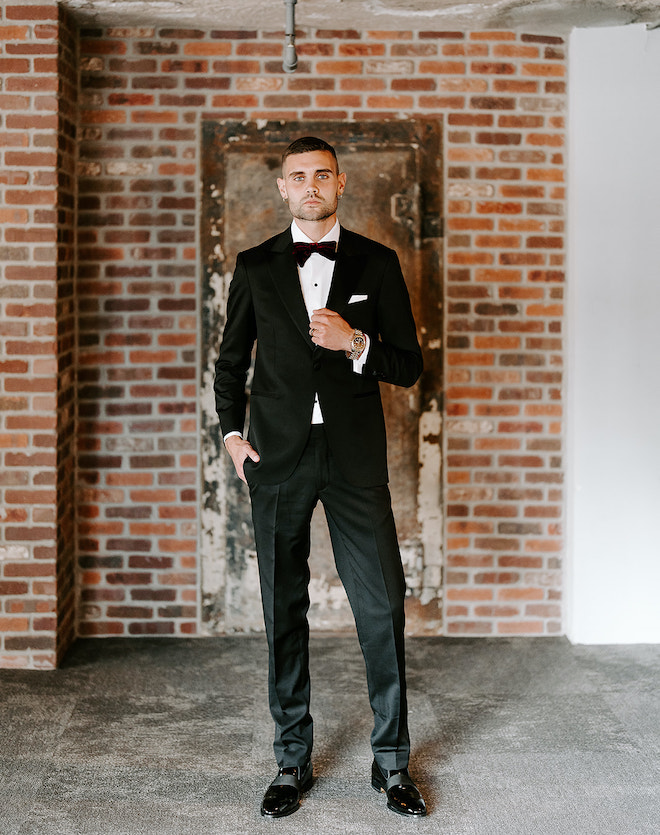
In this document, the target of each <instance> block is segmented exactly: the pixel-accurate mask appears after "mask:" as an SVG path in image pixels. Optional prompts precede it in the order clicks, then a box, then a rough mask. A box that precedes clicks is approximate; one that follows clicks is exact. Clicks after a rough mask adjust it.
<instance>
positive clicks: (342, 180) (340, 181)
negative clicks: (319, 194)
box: [337, 172, 346, 196]
mask: <svg viewBox="0 0 660 835" xmlns="http://www.w3.org/2000/svg"><path fill="white" fill-rule="evenodd" d="M337 182H338V184H339V188H338V189H337V194H338V195H339V196H341V195H342V194H343V193H344V189H345V188H346V174H344V173H343V172H342V173H341V174H338V175H337Z"/></svg>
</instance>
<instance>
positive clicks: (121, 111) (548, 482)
mask: <svg viewBox="0 0 660 835" xmlns="http://www.w3.org/2000/svg"><path fill="white" fill-rule="evenodd" d="M8 11H9V10H6V11H5V18H7V13H8ZM17 25H18V24H17V23H15V22H14V21H13V20H11V21H9V20H7V19H5V20H3V27H4V28H3V32H4V34H5V37H10V38H11V39H13V38H16V39H18V43H20V38H19V35H18V34H16V33H11V34H9V35H8V32H7V29H8V27H14V26H17ZM21 25H22V26H24V28H25V29H26V32H27V34H25V36H24V37H25V38H26V39H28V38H31V43H30V46H37V47H38V46H40V45H41V43H42V39H41V36H40V35H39V33H38V32H37V28H38V27H37V24H35V23H30V24H21ZM54 25H55V24H51V26H54ZM28 30H29V31H28ZM39 31H40V30H39ZM51 35H52V33H51ZM21 37H23V35H21ZM282 40H283V39H282V33H281V32H272V33H271V32H258V31H256V30H255V31H240V32H227V31H210V32H202V31H195V30H193V31H182V30H173V29H155V28H141V29H135V28H133V29H126V28H124V29H121V28H114V29H107V30H100V29H99V30H90V29H87V30H83V31H82V32H81V36H80V70H81V88H80V99H79V104H80V120H79V137H80V141H79V145H78V153H79V160H78V183H77V187H78V192H79V202H78V267H77V296H78V328H79V342H78V359H77V365H78V387H77V395H78V403H79V427H78V433H77V437H78V441H77V443H78V478H77V483H78V494H77V513H78V524H77V535H78V581H79V595H80V605H79V617H80V625H79V631H80V634H83V635H105V634H116V635H119V634H126V635H139V634H145V633H149V634H154V633H155V634H173V635H176V634H194V633H196V632H197V630H198V627H199V618H198V607H199V600H198V593H199V592H198V589H199V573H198V564H197V536H198V527H197V526H198V519H199V514H200V507H199V505H200V496H199V494H198V482H199V461H198V424H197V399H198V396H199V386H198V377H199V373H200V369H199V354H198V350H197V340H198V333H197V331H198V325H199V318H200V316H199V311H198V291H199V287H198V275H199V266H198V252H197V245H196V230H197V223H198V206H199V203H198V180H199V176H200V170H199V139H200V132H199V125H200V120H201V119H247V120H261V119H282V120H294V119H296V120H299V119H310V120H312V119H314V120H318V119H333V120H357V119H360V120H365V119H379V120H387V119H398V118H403V117H409V116H429V117H441V118H442V119H443V123H444V125H445V157H444V166H445V228H446V249H445V277H446V281H445V302H446V303H445V307H444V331H445V344H446V359H445V383H446V399H445V404H444V413H443V414H444V444H445V452H444V454H445V466H444V486H443V489H444V498H445V504H446V512H445V515H446V531H445V557H446V571H445V577H444V594H445V601H444V606H445V631H446V633H447V634H452V635H455V634H481V635H486V634H491V635H497V634H509V633H514V632H516V633H520V634H551V633H556V632H558V631H560V630H561V602H560V597H561V576H560V567H561V556H562V538H561V537H562V532H561V523H562V515H563V506H564V505H563V495H562V474H563V469H562V466H563V462H562V442H563V424H562V404H563V386H562V357H563V343H562V325H563V308H562V298H563V286H564V272H563V270H564V253H565V249H564V246H565V241H564V227H563V223H564V219H563V212H564V176H565V160H564V156H563V149H564V140H565V133H564V127H565V126H564V107H565V88H564V84H565V73H566V61H565V56H564V48H563V43H562V41H561V39H559V38H554V37H548V36H539V37H537V36H534V35H525V34H516V33H512V32H496V31H491V32H483V33H482V32H473V33H461V32H436V31H420V32H405V31H404V32H354V31H318V30H301V31H300V33H299V36H298V39H297V46H298V55H299V64H298V71H297V72H296V73H295V74H291V75H288V74H285V73H283V72H282V70H281V54H282ZM10 45H13V42H12V43H11V44H10V42H9V41H6V44H5V55H4V56H3V59H7V58H9V56H10V55H11V59H10V60H16V56H15V53H9V54H8V53H7V49H8V47H9V46H10ZM22 54H23V53H21V55H22ZM22 60H27V61H29V62H32V61H36V60H37V58H36V56H35V55H34V54H32V53H30V55H29V57H27V58H26V57H25V56H23V58H22ZM0 68H2V69H3V72H5V74H6V75H8V76H9V77H11V76H12V74H13V73H18V72H20V70H18V69H12V67H11V65H9V64H7V65H5V66H4V67H0ZM30 69H36V68H33V67H32V66H31V67H30ZM53 78H54V76H53ZM52 94H53V93H52V91H51V92H50V93H48V95H49V96H52ZM43 97H44V90H41V91H40V92H39V93H38V94H37V93H35V92H26V91H23V90H22V91H20V92H18V91H11V94H10V88H9V87H8V86H7V84H5V87H4V89H3V97H2V100H1V103H2V105H3V107H4V108H5V111H7V109H9V110H11V108H14V109H16V110H17V112H18V113H19V115H20V117H21V119H28V120H32V119H36V118H38V115H39V114H40V112H41V111H40V107H42V106H43V105H42V104H41V100H42V98H43ZM4 118H5V126H7V127H8V126H9V123H8V121H7V120H8V119H9V114H7V115H6V116H5V117H4ZM15 124H16V125H18V123H15ZM20 124H23V122H20ZM49 130H50V131H51V132H52V131H53V130H54V128H52V127H51V128H49ZM37 131H38V128H37V127H34V126H32V122H30V127H29V128H28V127H25V126H23V127H20V126H16V127H14V128H13V132H14V135H15V139H14V140H13V141H15V142H17V143H19V144H18V145H17V148H16V150H13V149H12V151H11V152H18V151H19V150H20V153H27V151H28V149H30V153H44V152H43V151H41V150H37V149H38V148H39V149H40V148H41V147H42V146H41V145H38V144H36V139H37V138H38V136H39V135H40V134H39V133H38V132H37ZM60 136H61V137H62V133H61V134H60ZM62 141H64V139H63V138H62ZM32 148H34V151H33V150H32ZM3 153H4V154H5V157H6V154H8V153H10V150H9V149H7V148H4V149H3ZM71 159H72V154H71V153H70V152H69V153H68V154H67V155H66V159H64V157H63V158H62V159H61V160H60V169H64V168H66V166H67V165H70V162H71ZM7 162H8V160H7V158H5V163H7ZM41 162H42V160H41V159H38V158H36V157H34V158H31V160H30V165H31V166H32V167H34V169H35V171H36V170H37V169H38V164H39V163H41ZM27 164H28V161H27V160H25V161H24V164H23V168H25V167H26V166H27ZM48 166H49V167H51V168H52V159H51V158H50V157H49V158H48ZM23 168H22V169H21V170H23ZM29 176H32V177H36V176H37V175H36V173H35V174H33V175H32V174H30V175H29ZM36 182H37V181H36V180H31V181H30V185H31V186H32V187H33V188H32V191H33V190H34V185H35V184H36ZM60 185H61V186H62V183H61V184H60ZM27 186H28V183H25V184H24V185H23V189H24V191H25V193H27V192H30V193H32V192H31V190H30V189H29V188H28V187H27ZM2 188H3V189H4V190H5V192H7V191H8V190H10V191H12V192H16V191H20V189H19V188H18V187H17V186H14V185H11V184H7V183H3V185H2ZM70 193H71V188H70V189H69V190H68V191H66V190H64V189H63V188H62V187H61V188H60V198H59V199H60V203H61V202H62V201H63V200H64V197H65V194H66V196H68V195H69V194H70ZM23 199H24V200H25V203H19V204H16V206H15V207H14V204H12V205H11V206H10V207H9V208H7V206H8V204H7V201H6V199H5V200H4V201H3V204H2V205H3V207H5V208H3V211H4V212H5V213H6V212H12V214H11V215H10V214H5V215H4V216H3V220H4V223H5V227H4V231H3V240H2V246H3V249H4V251H5V253H13V254H10V261H12V259H13V260H16V261H18V263H13V261H12V263H11V265H8V266H7V267H6V268H5V274H4V276H3V280H2V284H1V285H0V293H2V296H1V297H0V302H1V304H2V305H3V311H2V314H3V316H2V331H0V338H1V340H2V348H3V353H2V360H1V361H2V362H3V364H4V363H6V362H10V363H13V365H9V366H7V367H6V368H5V371H6V372H7V373H6V374H3V387H2V392H1V395H0V396H1V397H2V408H3V411H2V420H3V424H2V430H1V431H2V433H3V434H2V436H1V438H2V444H3V450H2V452H3V455H4V465H5V468H4V471H3V474H2V475H0V478H3V479H4V481H1V482H0V486H1V488H2V490H3V492H4V493H5V495H4V497H3V498H4V503H5V505H6V507H7V508H10V512H11V513H13V514H14V516H16V514H17V513H18V514H19V516H20V514H21V513H22V514H23V516H24V518H21V519H20V520H19V521H16V519H15V520H14V521H13V522H11V530H12V531H13V533H12V536H14V537H15V538H16V541H17V544H16V546H12V547H16V548H19V549H23V550H21V553H22V554H23V555H24V557H25V560H24V562H23V560H21V561H19V560H14V561H10V560H9V559H8V556H7V555H8V553H9V552H8V551H7V546H4V547H5V559H4V560H3V562H2V565H3V568H4V571H5V574H4V575H3V583H5V584H6V583H7V582H10V583H15V582H20V583H24V584H27V583H31V582H32V581H31V580H30V581H27V580H25V579H21V580H20V581H17V580H16V579H14V578H13V576H12V577H11V579H10V576H9V575H8V574H7V569H8V568H10V566H20V565H23V564H24V565H25V566H32V565H40V564H41V563H40V560H39V553H37V548H38V547H41V546H37V545H36V544H35V543H34V542H30V544H27V545H26V541H27V540H31V538H32V537H33V536H39V535H41V534H37V533H35V532H37V531H38V530H39V524H38V517H37V516H35V509H34V508H33V509H32V511H31V514H32V515H31V516H30V515H29V514H28V516H25V511H24V510H23V505H21V504H18V505H16V503H15V502H12V503H11V504H10V503H9V501H8V499H9V498H11V497H12V496H15V495H16V494H15V492H12V491H16V490H18V489H23V490H25V489H26V488H27V486H28V485H29V486H30V488H31V489H32V490H33V491H34V493H33V500H34V501H36V500H37V498H39V495H38V492H37V487H38V486H40V485H39V482H38V481H35V480H34V479H35V477H36V475H37V473H39V472H41V469H40V468H42V467H44V466H45V464H41V463H38V462H40V460H41V459H39V458H37V456H39V455H50V456H51V458H49V463H48V472H50V473H51V479H52V478H53V477H54V473H55V465H54V462H53V460H52V455H53V453H54V450H51V451H50V452H49V453H43V452H39V451H38V450H36V449H35V447H36V446H37V444H38V443H39V441H38V439H37V436H38V435H39V433H41V432H45V431H47V429H49V430H50V432H51V433H52V432H53V431H54V427H55V424H54V423H53V424H51V425H50V426H49V427H47V428H46V427H45V426H44V428H43V429H39V430H37V429H36V428H33V429H28V428H27V425H24V426H23V428H22V429H21V426H22V424H20V423H19V422H18V419H17V416H18V417H20V418H22V419H23V420H25V419H26V418H27V417H28V414H27V412H28V411H29V417H30V420H36V417H35V416H36V415H37V414H39V413H40V411H39V409H36V410H35V407H36V406H40V408H42V405H41V401H40V400H39V398H40V397H44V395H42V394H40V393H36V392H33V393H30V394H27V393H24V392H23V393H20V394H19V393H17V392H16V391H15V390H13V389H12V388H11V387H8V384H9V383H10V382H11V383H12V386H13V385H17V384H19V385H20V382H19V381H20V380H23V381H24V380H25V375H26V374H27V373H31V374H32V375H35V374H36V376H41V375H42V373H43V372H42V371H38V373H37V363H39V362H43V360H40V359H39V358H38V357H37V356H35V355H34V353H33V352H34V351H35V348H36V346H38V345H39V344H40V342H39V341H38V340H37V341H35V339H34V337H37V336H38V333H37V331H36V330H35V331H31V330H30V328H36V327H37V323H38V322H40V321H41V320H40V319H39V320H37V319H34V318H29V319H26V318H25V316H26V314H20V313H18V312H17V309H16V308H15V307H10V306H11V305H19V306H21V307H25V306H26V305H27V304H28V301H26V300H27V299H30V301H29V304H30V305H31V306H32V308H33V310H32V313H31V314H30V316H31V317H34V316H36V314H37V313H39V315H42V313H41V310H40V308H39V307H38V305H41V304H42V301H41V297H39V299H40V300H39V302H38V303H37V298H36V297H34V298H33V291H32V289H31V288H32V287H34V288H35V289H36V288H37V287H38V288H41V290H40V293H41V292H43V290H44V289H45V288H48V290H49V291H50V292H51V294H52V292H53V290H54V286H55V282H54V277H53V275H52V262H53V260H54V259H53V256H52V247H53V245H54V242H53V241H52V240H51V241H50V242H49V252H50V253H51V254H50V256H49V257H50V259H51V260H50V261H49V262H48V263H49V264H50V265H51V273H48V275H50V278H49V280H48V282H44V280H43V279H44V278H45V275H46V274H45V273H44V274H43V276H42V280H41V281H39V282H37V281H33V282H32V283H30V280H29V279H30V276H31V275H32V273H30V270H32V271H37V273H38V274H39V275H42V272H40V271H43V270H44V269H46V267H45V266H44V265H42V260H43V255H42V254H41V253H42V250H43V249H44V245H43V244H38V243H34V242H33V243H30V244H26V243H20V244H19V243H16V242H15V241H14V240H13V239H11V238H7V234H8V232H9V229H10V228H12V229H15V228H16V227H18V225H19V224H20V225H29V226H32V227H37V226H39V225H40V224H41V221H40V220H39V218H38V217H37V212H39V211H41V209H39V208H38V207H36V206H34V205H32V204H28V203H27V199H28V198H27V197H24V198H23ZM31 199H33V198H31ZM51 199H54V198H52V197H51ZM51 208H52V204H51ZM16 213H18V214H16ZM60 217H61V218H62V219H61V221H60V224H59V236H60V268H59V277H60V280H59V282H58V292H59V310H60V313H59V318H60V327H59V336H60V339H59V348H58V356H59V358H60V368H61V369H63V368H64V367H65V366H66V362H67V360H66V349H65V343H66V334H68V333H70V332H71V328H72V327H73V324H72V321H71V317H70V315H69V313H68V308H67V305H68V302H67V299H68V298H69V297H68V296H67V293H68V292H69V289H70V288H69V284H68V283H67V280H66V276H70V268H71V263H72V262H71V258H70V253H69V251H68V249H67V247H66V243H65V241H66V238H67V235H68V234H70V232H71V226H70V223H69V222H68V221H66V220H65V219H64V218H63V216H62V212H60ZM52 228H53V224H51V229H52ZM35 234H36V233H35ZM40 259H41V260H40ZM65 265H66V266H65ZM17 271H18V272H17ZM21 271H22V272H21ZM21 276H22V277H23V278H21ZM19 279H20V280H19ZM20 293H24V294H25V295H24V296H20ZM12 294H13V295H12ZM16 294H19V296H18V298H17V296H16ZM51 303H52V298H51ZM50 313H51V325H52V311H50ZM10 314H11V315H10ZM65 323H66V324H65ZM28 337H33V339H32V340H30V339H29V338H28ZM51 338H52V336H51ZM10 343H11V345H12V347H11V351H12V356H11V358H9V359H8V358H7V357H6V352H7V348H8V347H9V345H10ZM28 343H29V344H28ZM50 344H51V347H50V349H49V350H50V351H51V352H52V351H53V346H52V343H50ZM21 345H22V346H23V347H21ZM49 360H50V361H51V363H52V356H50V357H49ZM17 363H18V364H17ZM19 365H20V367H19ZM50 367H51V369H52V364H51V366H50ZM60 377H61V375H60ZM49 379H50V385H51V386H54V384H55V380H54V375H53V373H52V370H51V372H50V378H49ZM23 384H25V383H23ZM61 386H62V390H61V391H60V392H59V401H60V413H62V410H63V409H64V408H65V406H66V404H67V403H68V400H67V397H68V396H70V393H71V388H70V386H68V385H67V383H66V382H63V383H61ZM53 393H54V389H53V391H51V394H50V397H51V398H52V397H53ZM19 400H20V403H19V402H18V401H19ZM21 404H22V405H21ZM51 406H52V403H51ZM47 411H48V410H47ZM48 415H49V416H50V419H51V420H53V410H52V408H51V410H50V412H48ZM44 420H46V418H44ZM70 427H71V423H70V421H67V420H63V419H62V418H60V429H59V433H60V444H59V449H60V452H61V463H60V470H59V472H60V476H59V478H60V492H61V497H60V503H59V505H58V506H59V508H60V515H66V510H65V506H70V502H69V501H68V496H69V492H68V484H69V481H68V478H67V473H68V470H67V464H66V463H65V462H66V461H70V453H69V452H68V449H69V448H68V446H67V443H66V440H65V439H66V436H67V432H68V431H69V429H70ZM19 429H20V432H19ZM12 433H13V434H12ZM19 444H22V445H24V446H25V447H26V450H25V451H23V452H20V453H19V451H18V450H17V449H16V447H17V445H19ZM28 450H29V451H28ZM25 456H30V457H29V458H26V457H25ZM21 462H22V463H21ZM12 468H13V469H12ZM35 468H36V469H35ZM7 472H13V473H14V475H13V476H12V477H13V478H14V479H18V480H19V482H20V479H21V478H27V479H28V481H27V482H25V483H19V484H15V483H14V482H9V483H7V475H6V474H7ZM26 473H28V475H27V476H26V475H25V474H26ZM52 485H53V481H52V480H51V482H50V484H49V489H50V490H52ZM46 504H47V505H49V506H50V508H51V510H52V507H53V504H54V502H53V498H52V494H50V493H49V496H48V501H47V502H46ZM0 524H2V525H3V527H4V528H5V530H6V531H7V530H9V529H10V521H9V518H8V516H7V514H6V513H5V516H4V517H3V519H2V520H1V521H0ZM49 531H50V537H51V540H52V541H51V542H50V543H49V547H50V548H51V550H52V548H53V547H54V545H53V543H54V532H53V530H52V528H49ZM68 541H70V540H68ZM0 547H2V546H0ZM63 547H64V546H63V544H62V543H60V548H63ZM12 553H14V552H12ZM15 555H16V554H15V553H14V556H15ZM46 564H48V563H46ZM22 589H23V586H21V589H19V588H18V587H11V588H10V587H7V586H6V585H4V586H2V587H1V588H0V592H1V593H2V594H3V595H5V596H4V597H3V598H2V600H3V608H2V614H1V617H2V618H3V621H2V623H3V629H4V631H5V632H7V631H9V630H11V629H15V628H17V626H18V624H17V623H14V622H13V618H14V616H13V615H11V616H8V613H9V609H8V602H9V601H10V599H14V600H15V599H16V597H17V596H18V595H21V594H23V593H24V592H23V591H22ZM25 593H27V589H26V591H25ZM10 595H14V597H12V598H10ZM22 617H23V618H24V619H25V617H26V616H25V615H23V616H22ZM10 621H11V622H10ZM25 626H27V627H28V628H27V632H28V633H29V634H32V627H31V625H30V624H28V623H27V621H26V622H25V623H22V624H21V628H23V627H25Z"/></svg>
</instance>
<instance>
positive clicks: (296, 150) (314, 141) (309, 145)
mask: <svg viewBox="0 0 660 835" xmlns="http://www.w3.org/2000/svg"><path fill="white" fill-rule="evenodd" d="M308 151H327V152H328V153H330V154H332V156H333V158H334V160H335V163H336V165H337V171H339V163H338V162H337V153H336V151H335V149H334V148H333V147H332V145H330V143H329V142H326V141H325V139H319V138H318V137H316V136H301V137H300V139H294V140H293V142H292V143H291V144H290V145H289V147H288V148H287V149H286V150H285V151H284V153H283V154H282V165H284V161H285V160H286V158H287V157H290V156H293V154H305V153H307V152H308Z"/></svg>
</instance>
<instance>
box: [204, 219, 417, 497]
mask: <svg viewBox="0 0 660 835" xmlns="http://www.w3.org/2000/svg"><path fill="white" fill-rule="evenodd" d="M326 306H327V307H328V308H329V309H331V310H334V311H336V312H337V313H339V314H340V316H342V317H343V318H344V319H345V320H346V321H347V322H348V323H349V324H350V325H351V326H352V327H354V328H359V329H360V330H362V331H364V332H365V333H367V334H369V337H370V340H371V346H370V349H369V354H368V358H367V361H366V363H365V366H364V368H363V373H362V374H356V373H355V372H354V371H353V363H352V362H351V361H350V360H349V359H347V357H346V354H345V353H344V352H343V351H329V350H327V349H325V348H320V347H318V346H316V345H314V343H313V342H312V341H311V338H310V336H309V317H308V315H307V310H306V308H305V302H304V300H303V295H302V290H301V287H300V278H299V275H298V268H297V266H296V262H295V260H294V257H293V242H292V238H291V230H290V229H287V230H286V231H285V232H282V233H281V234H280V235H276V236H275V237H274V238H271V239H270V240H268V241H265V242H264V243H262V244H260V245H259V246H257V247H254V248H253V249H249V250H246V251H245V252H242V253H240V254H239V256H238V258H237V261H236V269H235V272H234V277H233V280H232V282H231V285H230V288H229V297H228V301H227V320H226V325H225V329H224V334H223V339H222V344H221V346H220V352H219V357H218V361H217V363H216V375H215V385H214V388H215V398H216V409H217V412H218V416H219V418H220V426H221V430H222V434H223V436H224V435H226V434H227V433H228V432H231V431H234V430H237V431H239V432H242V431H243V428H244V423H245V416H246V408H247V396H246V381H247V376H248V371H249V368H250V363H251V358H252V349H253V345H254V342H255V340H256V343H257V347H256V355H255V358H254V376H253V379H252V385H251V394H250V425H249V431H248V440H249V441H250V443H251V444H252V446H253V447H254V448H255V449H256V450H257V452H258V453H259V455H260V457H261V461H260V462H259V463H258V464H254V463H253V462H252V461H250V460H247V461H246V465H245V474H246V477H247V479H248V482H249V483H250V484H258V483H264V484H275V483H279V482H282V481H284V480H286V479H287V478H288V477H289V475H291V473H292V471H293V469H294V468H295V466H296V464H297V462H298V460H299V459H300V456H301V454H302V451H303V448H304V446H305V443H306V441H307V437H308V435H309V428H310V423H311V415H312V407H313V405H314V395H315V393H316V392H318V396H319V402H320V405H321V411H322V412H323V420H324V426H325V432H326V435H327V438H328V443H329V446H330V449H331V451H332V454H333V456H334V458H335V460H336V462H337V465H338V466H339V468H340V470H341V472H342V474H343V475H344V477H345V478H346V479H347V481H349V482H351V483H352V484H355V485H357V486H361V487H369V486H375V485H379V484H385V483H386V482H387V450H386V437H385V421H384V418H383V408H382V404H381V399H380V390H379V382H386V383H394V384H395V385H400V386H412V385H413V384H414V383H415V382H416V380H417V379H418V377H419V375H420V374H421V372H422V353H421V350H420V347H419V343H418V341H417V335H416V330H415V322H414V320H413V316H412V311H411V307H410V299H409V297H408V291H407V289H406V284H405V281H404V279H403V275H402V273H401V268H400V266H399V260H398V258H397V255H396V253H395V252H394V251H393V250H391V249H389V248H387V247H385V246H383V245H382V244H379V243H376V242H375V241H371V240H369V239H368V238H365V237H362V236H361V235H357V234H355V233H354V232H349V231H347V230H345V229H343V228H342V229H341V232H340V237H339V245H338V250H337V262H336V264H335V269H334V274H333V279H332V284H331V288H330V293H329V296H328V301H327V304H326Z"/></svg>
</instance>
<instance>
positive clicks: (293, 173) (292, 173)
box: [288, 168, 333, 177]
mask: <svg viewBox="0 0 660 835" xmlns="http://www.w3.org/2000/svg"><path fill="white" fill-rule="evenodd" d="M306 173H307V172H306V171H289V174H288V176H289V177H297V176H298V174H306ZM332 173H333V170H332V168H316V169H315V170H314V174H332Z"/></svg>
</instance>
